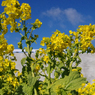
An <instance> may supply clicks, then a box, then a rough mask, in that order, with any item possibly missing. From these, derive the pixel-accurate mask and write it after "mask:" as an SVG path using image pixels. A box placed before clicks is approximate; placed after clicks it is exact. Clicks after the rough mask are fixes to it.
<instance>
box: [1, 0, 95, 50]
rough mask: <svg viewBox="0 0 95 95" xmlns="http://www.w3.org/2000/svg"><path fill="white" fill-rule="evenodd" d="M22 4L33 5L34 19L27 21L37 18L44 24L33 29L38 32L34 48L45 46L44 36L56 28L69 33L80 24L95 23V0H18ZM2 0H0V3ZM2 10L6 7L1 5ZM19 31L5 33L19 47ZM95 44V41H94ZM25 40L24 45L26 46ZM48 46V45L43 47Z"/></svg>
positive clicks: (30, 21)
mask: <svg viewBox="0 0 95 95" xmlns="http://www.w3.org/2000/svg"><path fill="white" fill-rule="evenodd" d="M18 1H19V2H20V4H22V3H28V4H29V5H30V6H31V10H32V12H31V17H32V19H29V20H27V22H26V23H33V22H34V21H35V19H37V18H38V19H39V20H40V21H41V22H42V26H41V27H40V28H39V29H37V30H34V31H33V34H38V35H39V38H38V39H37V44H35V43H34V44H32V47H33V49H38V48H40V47H43V46H41V45H40V42H41V40H42V37H50V36H51V35H52V34H53V32H54V31H56V29H58V30H59V31H61V32H62V33H63V32H64V33H65V34H67V35H69V30H72V31H76V29H77V28H78V26H79V25H88V24H90V23H92V24H95V0H91V1H89V0H18ZM1 2H2V0H0V3H1ZM0 11H1V12H3V11H4V7H2V6H0ZM20 37H21V36H20V34H19V33H15V32H13V33H10V31H8V33H7V34H6V35H5V38H6V40H8V41H7V42H8V44H13V45H14V47H15V49H18V46H17V43H18V42H19V41H20ZM92 43H93V45H94V46H95V41H92ZM25 46H26V45H25V43H24V42H23V47H25ZM43 48H46V47H43Z"/></svg>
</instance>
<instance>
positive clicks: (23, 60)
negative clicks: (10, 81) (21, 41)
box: [21, 58, 26, 66]
mask: <svg viewBox="0 0 95 95" xmlns="http://www.w3.org/2000/svg"><path fill="white" fill-rule="evenodd" d="M25 61H26V58H22V59H21V65H22V66H23V65H24V64H25Z"/></svg>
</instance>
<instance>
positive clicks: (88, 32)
mask: <svg viewBox="0 0 95 95" xmlns="http://www.w3.org/2000/svg"><path fill="white" fill-rule="evenodd" d="M69 33H70V34H73V35H74V37H75V43H76V44H78V43H81V45H80V50H81V49H82V50H84V51H86V50H87V49H88V47H89V48H90V49H91V53H94V52H95V48H94V46H93V45H92V43H91V41H92V40H94V39H95V25H91V24H89V25H80V26H79V27H78V29H77V32H74V31H73V32H72V31H71V30H70V31H69Z"/></svg>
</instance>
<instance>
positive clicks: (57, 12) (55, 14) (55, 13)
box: [42, 7, 62, 20]
mask: <svg viewBox="0 0 95 95" xmlns="http://www.w3.org/2000/svg"><path fill="white" fill-rule="evenodd" d="M42 15H45V16H48V17H52V18H53V19H54V20H57V19H61V18H60V17H61V16H62V10H61V9H60V8H54V7H53V8H51V9H50V10H47V11H46V12H43V13H42Z"/></svg>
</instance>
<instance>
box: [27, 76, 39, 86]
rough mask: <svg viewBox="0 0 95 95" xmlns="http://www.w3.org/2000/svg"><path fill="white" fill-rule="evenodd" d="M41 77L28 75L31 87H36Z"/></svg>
mask: <svg viewBox="0 0 95 95" xmlns="http://www.w3.org/2000/svg"><path fill="white" fill-rule="evenodd" d="M38 78H39V77H32V75H31V74H29V75H27V79H28V83H29V86H30V87H31V86H34V85H35V83H36V81H37V80H38Z"/></svg>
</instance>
